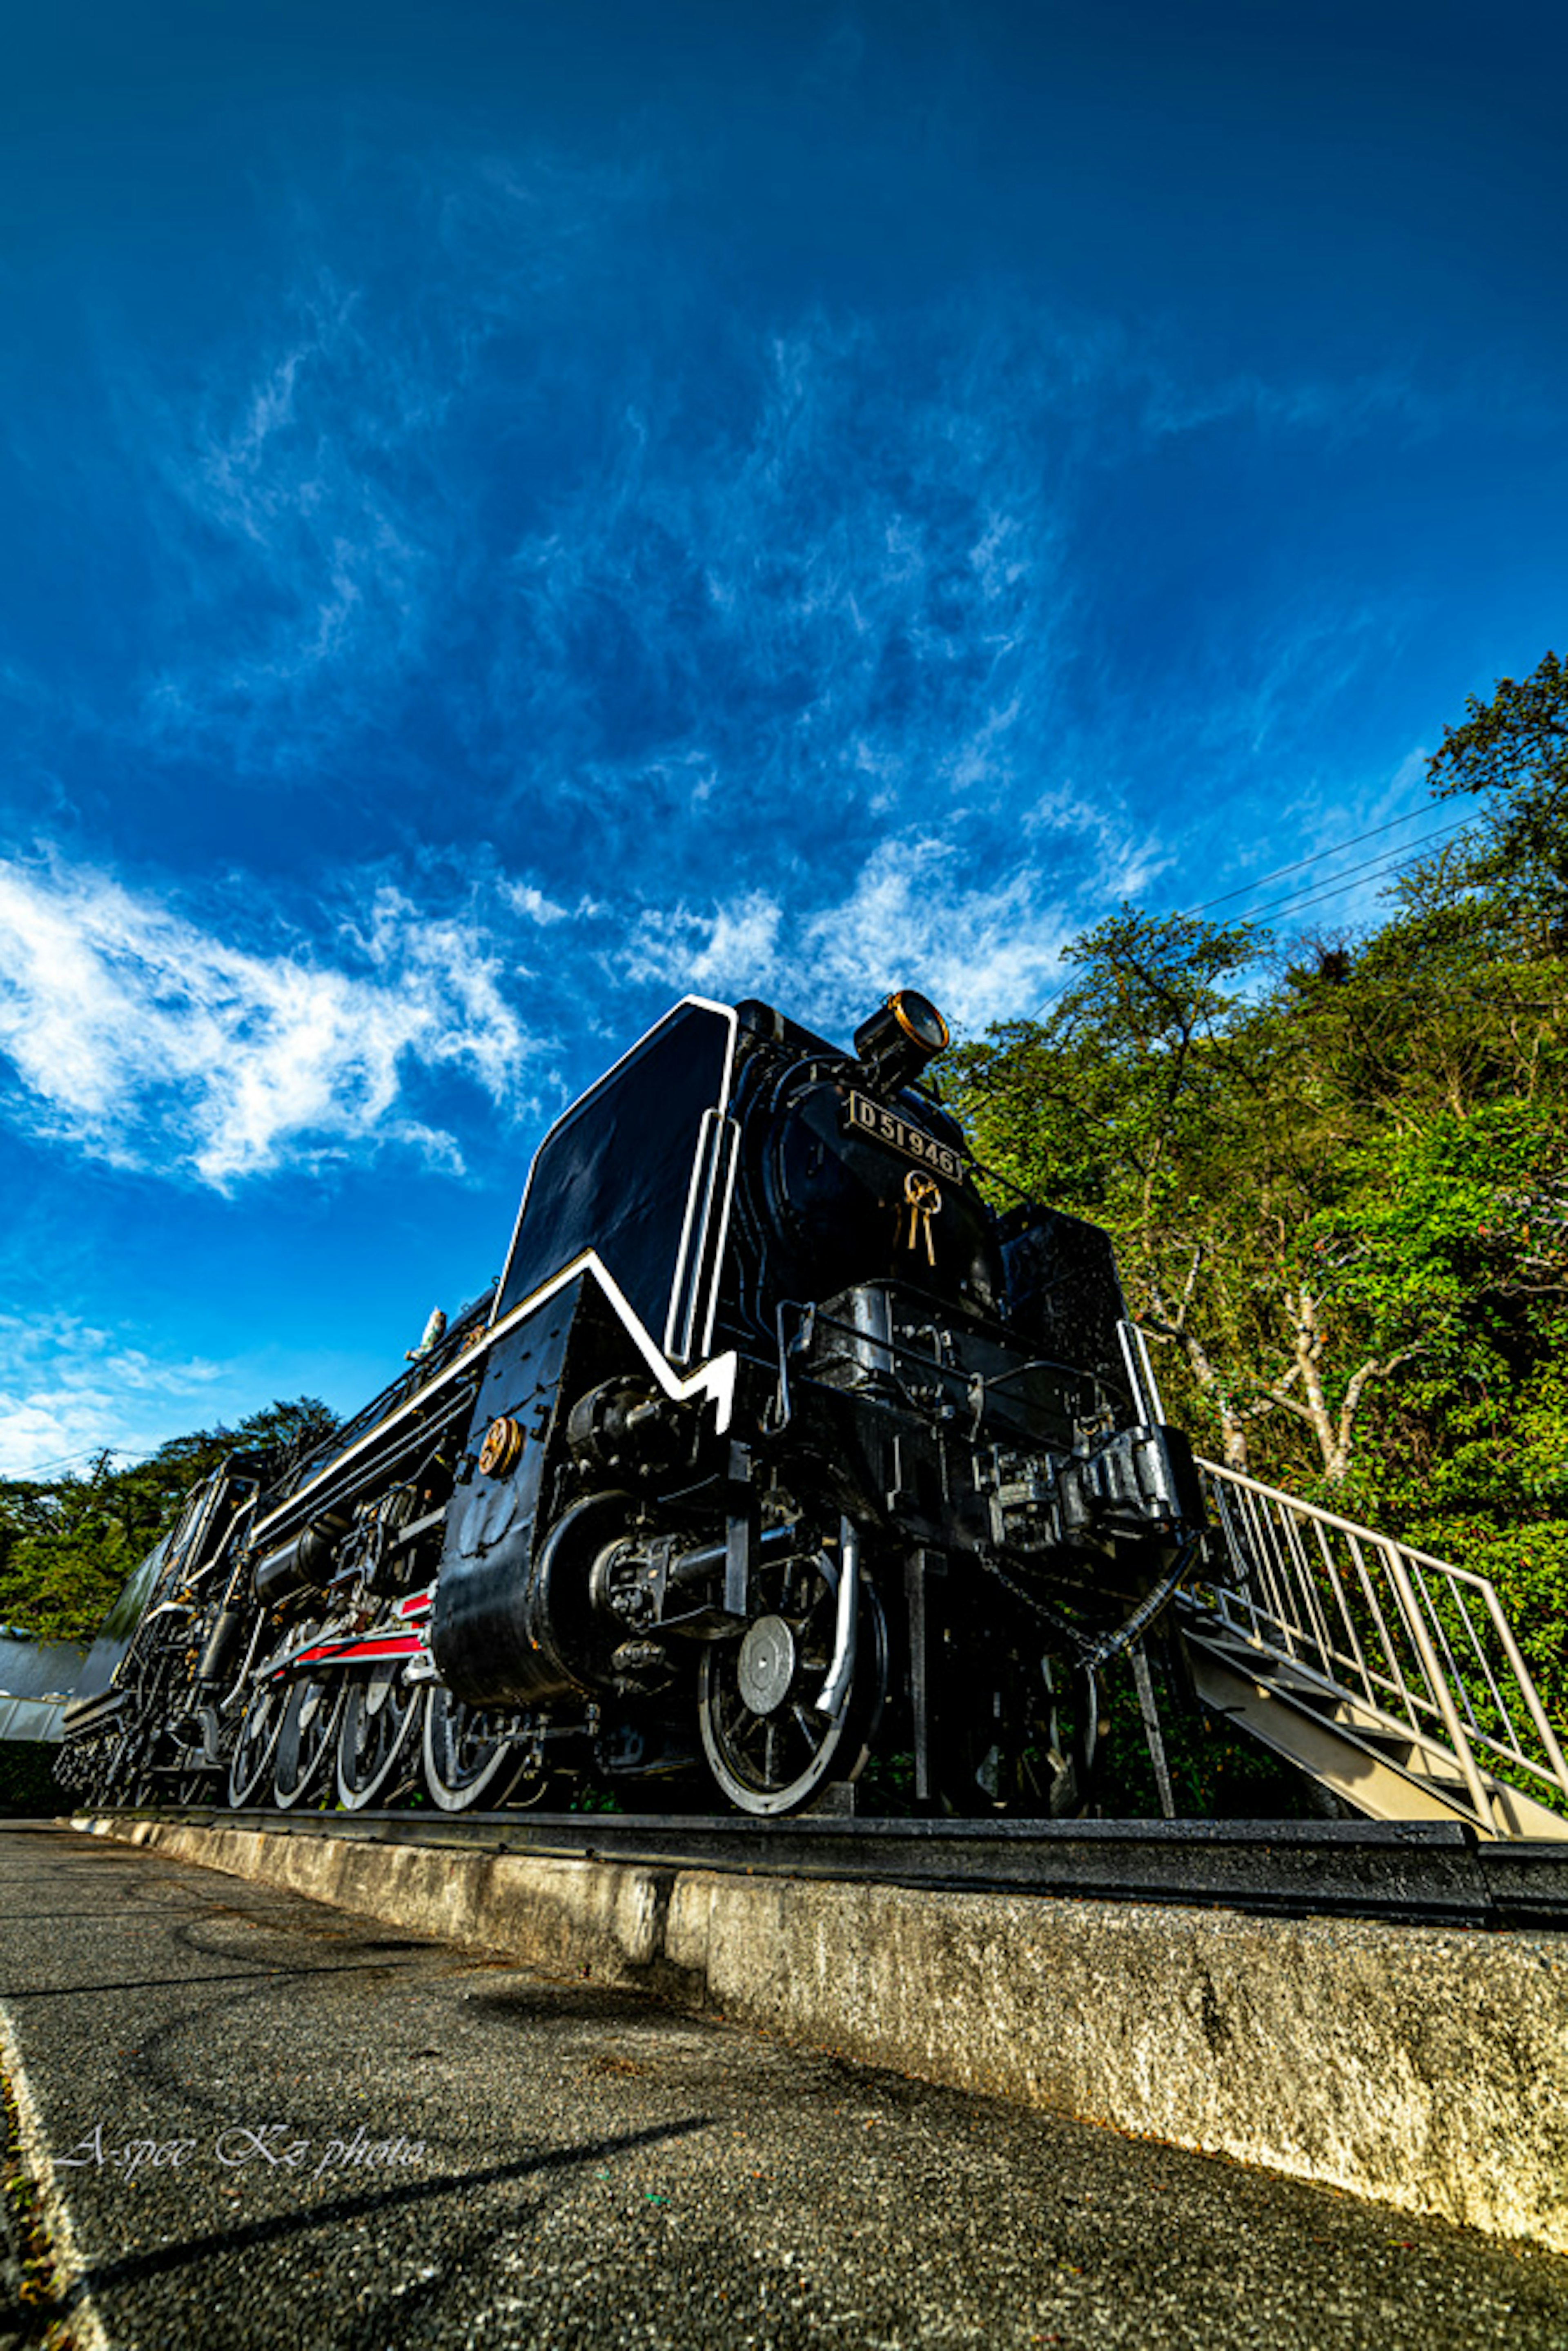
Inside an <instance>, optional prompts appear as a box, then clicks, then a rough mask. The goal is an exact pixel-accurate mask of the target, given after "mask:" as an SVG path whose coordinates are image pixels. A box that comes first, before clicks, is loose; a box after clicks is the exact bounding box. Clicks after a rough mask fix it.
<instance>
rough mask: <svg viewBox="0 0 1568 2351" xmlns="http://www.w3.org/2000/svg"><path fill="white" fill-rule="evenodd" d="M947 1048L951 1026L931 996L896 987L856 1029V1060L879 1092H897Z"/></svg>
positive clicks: (910, 988) (907, 988)
mask: <svg viewBox="0 0 1568 2351" xmlns="http://www.w3.org/2000/svg"><path fill="white" fill-rule="evenodd" d="M946 1048H947V1023H946V1020H944V1019H943V1018H942V1015H941V1014H940V1013H939V1012H938V1011H937V1009H936V1006H935V1005H934V1004H933V1003H932V1002H931V1000H930V998H928V997H925V996H918V995H916V993H915V990H914V988H912V987H899V988H895V989H894V992H893V994H892V995H891V996H890V997H889V998H887V1000H886V1002H885V1003H883V1005H882V1006H881V1007H880V1008H878V1009H877V1010H876V1011H875V1012H873V1014H872V1016H871V1019H869V1020H865V1021H862V1024H861V1026H860V1027H859V1028H858V1029H856V1030H855V1059H856V1060H857V1061H859V1062H860V1064H861V1066H862V1069H863V1070H864V1071H865V1072H866V1075H867V1077H868V1078H869V1080H870V1081H871V1083H872V1085H873V1088H874V1089H875V1091H876V1092H878V1093H896V1092H897V1091H898V1089H899V1087H900V1086H906V1085H908V1084H909V1082H910V1081H911V1080H912V1079H914V1078H917V1077H918V1076H919V1075H920V1072H921V1071H922V1070H923V1069H924V1068H925V1065H926V1063H927V1062H928V1061H935V1060H936V1056H937V1054H938V1053H942V1052H945V1051H946Z"/></svg>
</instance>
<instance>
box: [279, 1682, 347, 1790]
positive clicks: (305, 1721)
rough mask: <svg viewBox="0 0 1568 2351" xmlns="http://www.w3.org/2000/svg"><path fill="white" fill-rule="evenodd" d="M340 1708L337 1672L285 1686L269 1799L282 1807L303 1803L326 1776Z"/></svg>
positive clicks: (340, 1684) (340, 1689)
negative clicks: (335, 1674)
mask: <svg viewBox="0 0 1568 2351" xmlns="http://www.w3.org/2000/svg"><path fill="white" fill-rule="evenodd" d="M342 1708H343V1685H342V1681H341V1679H340V1677H337V1676H334V1677H333V1678H332V1679H331V1680H330V1681H298V1682H294V1683H292V1684H291V1685H290V1686H289V1688H288V1692H287V1696H286V1698H285V1699H284V1703H283V1719H282V1721H281V1722H280V1724H279V1725H278V1730H277V1746H276V1747H275V1748H274V1749H273V1751H272V1801H273V1802H274V1803H275V1804H277V1805H278V1806H279V1807H280V1809H281V1810H282V1811H284V1812H287V1811H289V1810H290V1809H291V1808H292V1807H293V1806H294V1805H295V1804H298V1803H303V1802H304V1801H305V1798H306V1797H307V1796H308V1795H309V1794H310V1793H311V1792H312V1791H313V1790H314V1789H316V1788H318V1787H319V1785H320V1784H321V1782H323V1781H324V1780H325V1779H326V1777H327V1774H328V1771H329V1766H330V1762H331V1756H332V1742H333V1740H334V1738H335V1736H336V1734H337V1729H338V1719H339V1717H340V1714H341V1712H342Z"/></svg>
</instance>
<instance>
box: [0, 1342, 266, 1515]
mask: <svg viewBox="0 0 1568 2351" xmlns="http://www.w3.org/2000/svg"><path fill="white" fill-rule="evenodd" d="M0 1362H3V1363H4V1364H5V1376H4V1382H3V1384H0V1477H9V1478H26V1477H30V1476H34V1475H40V1474H43V1473H44V1472H46V1471H48V1470H50V1469H52V1468H54V1467H55V1466H56V1465H59V1466H61V1467H68V1468H78V1469H81V1468H86V1466H87V1464H88V1462H89V1459H90V1458H91V1456H92V1455H93V1454H94V1453H96V1452H98V1451H99V1449H100V1448H101V1447H104V1446H106V1445H107V1446H110V1447H112V1448H113V1449H114V1451H115V1452H116V1453H117V1454H120V1455H127V1454H130V1455H135V1454H141V1453H145V1452H149V1451H151V1450H152V1448H153V1447H156V1446H158V1445H159V1444H161V1443H162V1440H163V1439H164V1438H165V1437H167V1436H168V1434H169V1430H170V1423H171V1421H173V1422H174V1423H175V1424H176V1425H177V1426H190V1425H192V1424H193V1423H196V1422H202V1421H205V1420H207V1419H210V1418H213V1417H214V1416H215V1415H214V1413H213V1412H211V1411H210V1410H209V1408H208V1407H209V1405H210V1404H211V1402H212V1398H213V1395H214V1390H215V1386H216V1384H218V1383H219V1382H220V1381H222V1379H223V1377H224V1372H223V1367H222V1366H221V1365H219V1364H211V1363H207V1362H204V1361H203V1360H202V1359H200V1358H197V1357H192V1358H190V1359H188V1360H186V1361H184V1362H164V1363H161V1362H158V1361H157V1360H156V1359H155V1358H153V1357H152V1356H151V1355H149V1354H147V1353H145V1352H144V1351H143V1350H142V1349H141V1347H139V1346H137V1345H135V1344H133V1343H131V1340H130V1338H129V1337H128V1334H127V1333H126V1332H122V1331H115V1330H105V1329H102V1328H100V1327H99V1326H97V1325H95V1324H91V1323H88V1322H82V1321H81V1320H79V1319H78V1317H76V1316H72V1315H67V1314H57V1315H55V1316H52V1317H45V1318H42V1319H39V1318H24V1317H23V1316H21V1315H16V1314H0Z"/></svg>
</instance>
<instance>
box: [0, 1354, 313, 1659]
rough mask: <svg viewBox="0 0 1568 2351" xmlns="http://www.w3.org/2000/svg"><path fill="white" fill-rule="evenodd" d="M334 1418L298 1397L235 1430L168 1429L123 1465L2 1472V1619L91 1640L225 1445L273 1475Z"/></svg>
mask: <svg viewBox="0 0 1568 2351" xmlns="http://www.w3.org/2000/svg"><path fill="white" fill-rule="evenodd" d="M335 1426H337V1424H336V1422H335V1420H334V1419H333V1416H332V1415H331V1414H330V1413H329V1411H328V1409H327V1407H326V1405H324V1404H321V1403H319V1401H318V1400H317V1399H316V1398H315V1397H314V1396H301V1397H299V1398H298V1400H297V1401H295V1402H294V1403H291V1404H272V1405H267V1407H266V1408H265V1410H263V1411H261V1412H253V1413H252V1414H251V1415H250V1416H249V1417H248V1418H246V1419H245V1420H242V1421H241V1422H240V1423H239V1424H238V1426H236V1427H235V1428H224V1427H218V1428H204V1429H198V1430H196V1431H195V1432H194V1433H193V1435H192V1436H190V1437H172V1438H171V1439H170V1441H169V1443H168V1444H167V1445H162V1446H160V1447H159V1448H158V1450H157V1452H156V1453H154V1454H152V1456H151V1457H150V1458H148V1459H147V1460H145V1461H137V1462H134V1463H132V1464H131V1466H130V1467H129V1468H124V1469H116V1468H114V1467H113V1461H112V1457H111V1456H110V1454H108V1453H102V1454H99V1456H98V1458H97V1459H96V1460H94V1461H93V1462H92V1464H91V1466H90V1467H89V1468H88V1470H87V1471H86V1472H85V1474H83V1473H78V1472H74V1471H73V1472H71V1473H69V1474H68V1475H67V1476H65V1477H59V1478H53V1479H41V1478H8V1479H0V1624H5V1625H16V1626H18V1627H19V1628H20V1629H21V1630H22V1631H24V1632H26V1633H31V1634H34V1635H36V1636H37V1638H38V1639H39V1640H44V1641H84V1640H90V1639H91V1638H92V1635H94V1634H95V1633H96V1632H97V1630H98V1627H99V1625H100V1624H101V1623H102V1621H103V1619H104V1616H105V1615H106V1614H108V1611H109V1609H110V1605H111V1604H112V1603H113V1601H114V1599H115V1598H116V1596H117V1594H118V1593H120V1589H121V1587H122V1586H123V1585H124V1584H125V1583H126V1582H127V1581H128V1580H129V1578H130V1575H131V1570H132V1569H133V1568H134V1567H135V1566H136V1564H137V1562H138V1561H140V1560H141V1559H143V1558H144V1557H145V1556H146V1554H147V1552H150V1551H151V1550H152V1546H153V1544H154V1543H155V1542H156V1541H158V1539H159V1537H160V1536H161V1535H162V1533H163V1532H164V1531H165V1530H166V1529H167V1528H168V1527H170V1526H172V1524H173V1522H174V1520H175V1519H176V1517H177V1516H178V1515H179V1510H180V1505H181V1503H182V1501H183V1499H184V1497H185V1495H186V1494H187V1493H188V1492H189V1490H190V1489H191V1488H192V1487H193V1485H194V1484H195V1483H196V1481H197V1479H201V1478H204V1477H205V1476H206V1475H207V1474H208V1472H209V1471H210V1470H212V1469H215V1468H216V1467H217V1465H218V1463H219V1462H220V1461H224V1460H226V1459H227V1458H228V1457H229V1455H230V1454H232V1453H254V1454H256V1456H257V1457H258V1458H259V1460H260V1462H262V1463H265V1464H266V1465H267V1468H268V1469H269V1470H270V1471H271V1472H272V1473H274V1474H276V1472H277V1471H278V1470H281V1469H282V1468H283V1467H284V1466H285V1465H286V1464H287V1461H288V1459H289V1458H291V1457H292V1456H294V1455H295V1454H297V1452H298V1450H299V1449H300V1448H302V1447H304V1448H308V1447H312V1446H314V1445H317V1444H319V1442H320V1440H321V1438H322V1437H326V1436H329V1434H330V1433H331V1431H332V1429H333V1428H334V1427H335Z"/></svg>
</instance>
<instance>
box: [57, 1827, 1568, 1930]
mask: <svg viewBox="0 0 1568 2351" xmlns="http://www.w3.org/2000/svg"><path fill="white" fill-rule="evenodd" d="M97 1820H104V1821H112V1822H113V1823H116V1824H117V1825H124V1824H129V1823H132V1822H135V1821H140V1820H152V1821H162V1822H172V1823H180V1824H182V1825H184V1826H188V1827H194V1828H218V1829H246V1830H252V1831H259V1832H261V1833H262V1834H267V1835H271V1836H290V1837H300V1836H317V1837H319V1836H328V1837H340V1838H346V1839H352V1840H354V1841H356V1842H360V1843H368V1844H413V1845H426V1846H429V1845H435V1846H450V1847H452V1848H454V1849H455V1850H459V1851H464V1852H470V1853H471V1852H474V1851H480V1852H488V1853H506V1854H518V1855H536V1856H538V1857H540V1858H545V1857H549V1858H553V1859H563V1860H586V1861H603V1862H618V1863H632V1864H636V1865H640V1866H643V1867H645V1868H655V1869H672V1870H688V1869H703V1870H725V1871H732V1872H735V1873H737V1874H739V1875H742V1876H752V1877H760V1876H776V1877H815V1878H836V1879H851V1880H853V1879H863V1880H866V1881H869V1882H873V1883H875V1884H879V1885H891V1886H914V1887H921V1888H925V1889H928V1890H932V1891H937V1890H940V1891H946V1892H960V1893H972V1894H980V1893H985V1894H1011V1895H1019V1896H1051V1897H1056V1898H1063V1897H1066V1898H1073V1897H1076V1898H1078V1899H1080V1900H1093V1901H1113V1902H1145V1903H1173V1904H1188V1905H1192V1904H1197V1905H1200V1906H1204V1907H1221V1908H1226V1909H1237V1910H1245V1911H1255V1912H1261V1913H1265V1914H1270V1915H1273V1916H1275V1917H1281V1916H1283V1917H1302V1918H1305V1917H1358V1918H1377V1919H1384V1920H1386V1921H1388V1922H1389V1923H1394V1924H1406V1925H1421V1926H1439V1927H1456V1928H1472V1929H1496V1928H1521V1927H1531V1928H1548V1929H1558V1930H1563V1931H1568V1841H1565V1842H1563V1844H1542V1843H1531V1844H1515V1843H1508V1842H1503V1841H1490V1840H1487V1839H1484V1838H1481V1837H1479V1836H1478V1835H1477V1834H1475V1832H1474V1830H1472V1829H1471V1828H1469V1827H1468V1826H1467V1825H1466V1824H1465V1823H1461V1822H1450V1821H1416V1822H1404V1823H1386V1822H1376V1821H1344V1822H1339V1821H1336V1822H1298V1821H1277V1822H1276V1821H1087V1822H1086V1821H1023V1820H1009V1821H949V1820H881V1819H869V1820H868V1819H835V1818H832V1817H826V1816H815V1817H814V1816H811V1815H807V1816H805V1817H804V1818H801V1817H795V1818H791V1819H785V1820H768V1821H757V1820H746V1819H741V1818H738V1817H732V1816H717V1817H714V1818H702V1817H695V1816H687V1815H648V1814H641V1815H636V1816H632V1815H622V1814H608V1813H517V1812H512V1813H505V1812H503V1813H465V1814H464V1815H463V1816H462V1818H461V1819H451V1818H449V1817H447V1816H445V1815H444V1814H441V1813H409V1812H398V1813H375V1812H359V1813H301V1812H279V1811H271V1810H266V1811H264V1810H254V1811H243V1812H242V1811H232V1812H231V1811H229V1810H227V1809H226V1808H223V1807H213V1806H205V1805H187V1806H171V1805H162V1806H158V1807H156V1808H141V1809H139V1810H120V1811H118V1812H116V1811H108V1812H78V1813H75V1814H74V1815H72V1823H73V1825H76V1826H82V1825H85V1824H86V1823H88V1822H89V1821H97Z"/></svg>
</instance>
